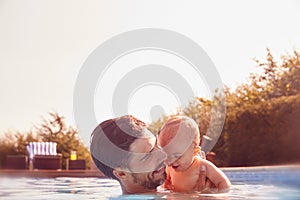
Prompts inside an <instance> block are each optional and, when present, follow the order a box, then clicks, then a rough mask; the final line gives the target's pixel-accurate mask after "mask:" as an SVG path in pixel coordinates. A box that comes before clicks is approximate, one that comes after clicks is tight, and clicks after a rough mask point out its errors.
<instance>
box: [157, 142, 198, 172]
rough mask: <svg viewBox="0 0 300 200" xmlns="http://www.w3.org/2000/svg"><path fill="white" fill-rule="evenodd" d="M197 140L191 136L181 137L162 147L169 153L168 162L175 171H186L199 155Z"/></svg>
mask: <svg viewBox="0 0 300 200" xmlns="http://www.w3.org/2000/svg"><path fill="white" fill-rule="evenodd" d="M197 146H198V145H197V141H196V139H193V138H190V137H186V136H185V137H179V138H176V139H174V140H173V141H171V142H170V143H168V144H167V145H166V146H164V147H162V148H163V150H164V151H165V152H166V153H167V160H166V164H167V165H168V166H170V167H172V168H173V169H174V170H175V171H185V170H186V169H188V168H189V166H190V165H191V164H192V163H193V161H194V156H195V155H197Z"/></svg>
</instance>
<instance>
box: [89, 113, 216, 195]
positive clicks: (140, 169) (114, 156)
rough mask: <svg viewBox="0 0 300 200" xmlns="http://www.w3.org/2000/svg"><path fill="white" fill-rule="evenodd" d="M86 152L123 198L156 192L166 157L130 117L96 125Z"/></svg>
mask: <svg viewBox="0 0 300 200" xmlns="http://www.w3.org/2000/svg"><path fill="white" fill-rule="evenodd" d="M90 149H91V154H92V158H93V160H94V162H95V164H96V166H97V167H98V168H99V170H100V171H102V172H103V173H104V175H106V176H107V177H109V178H113V179H115V180H117V181H119V183H120V185H121V188H122V192H123V194H134V193H149V192H156V188H157V187H158V186H159V185H161V184H163V183H164V181H165V178H166V173H165V165H164V161H165V160H166V158H167V155H166V153H165V152H163V151H162V149H161V148H160V147H158V145H157V140H156V137H155V136H154V135H153V134H152V133H151V132H150V131H149V130H148V129H147V128H146V124H145V123H144V122H142V121H140V120H139V119H137V118H135V117H133V116H131V115H126V116H122V117H119V118H115V119H109V120H106V121H104V122H102V123H100V124H99V125H98V126H97V127H96V129H95V130H94V131H93V133H92V136H91V147H90ZM201 169H202V170H203V171H202V172H200V176H199V185H201V186H203V185H205V183H206V182H205V178H206V176H205V168H203V167H202V168H201ZM210 184H211V183H209V182H207V183H206V186H208V187H209V186H210ZM202 189H204V188H195V190H202Z"/></svg>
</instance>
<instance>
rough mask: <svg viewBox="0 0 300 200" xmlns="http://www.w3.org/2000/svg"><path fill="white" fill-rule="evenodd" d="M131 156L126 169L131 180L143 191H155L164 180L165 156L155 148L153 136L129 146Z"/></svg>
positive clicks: (137, 140) (140, 139) (150, 135)
mask: <svg viewBox="0 0 300 200" xmlns="http://www.w3.org/2000/svg"><path fill="white" fill-rule="evenodd" d="M130 151H131V152H132V155H131V156H130V158H129V163H128V169H129V171H130V172H131V177H130V178H131V180H132V182H134V183H135V184H137V185H139V186H142V187H143V188H145V189H155V188H156V187H157V186H159V185H161V184H162V183H163V182H164V180H165V178H166V173H165V165H164V161H165V159H166V154H165V153H164V152H163V151H162V150H161V149H160V148H159V147H158V146H157V144H156V138H155V136H154V135H153V134H152V133H150V134H147V137H144V138H139V139H136V140H135V141H134V142H133V143H132V144H131V145H130Z"/></svg>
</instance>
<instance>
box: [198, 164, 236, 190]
mask: <svg viewBox="0 0 300 200" xmlns="http://www.w3.org/2000/svg"><path fill="white" fill-rule="evenodd" d="M200 165H201V166H200V168H201V167H202V166H205V168H206V176H207V178H208V179H209V180H210V181H211V183H212V184H213V185H215V186H216V188H217V189H218V191H217V192H228V191H229V190H230V187H231V182H230V180H229V179H228V177H227V176H226V175H225V174H224V172H222V170H220V169H219V168H218V167H217V166H215V165H214V164H213V163H212V162H210V161H208V160H201V162H200Z"/></svg>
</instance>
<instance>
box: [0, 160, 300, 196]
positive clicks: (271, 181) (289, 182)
mask: <svg viewBox="0 0 300 200" xmlns="http://www.w3.org/2000/svg"><path fill="white" fill-rule="evenodd" d="M223 171H224V172H225V173H226V175H227V176H228V177H229V179H230V180H231V181H232V184H233V186H232V189H231V191H230V192H229V193H226V194H198V193H193V194H179V193H160V194H158V195H122V194H121V189H120V186H119V184H118V182H117V181H113V180H110V179H103V178H64V177H62V178H54V179H36V178H21V177H20V178H9V177H0V199H1V200H4V199H30V200H31V199H39V200H40V199H53V200H55V199H78V200H79V199H80V200H83V199H222V200H223V199H224V200H225V199H226V200H227V199H228V200H231V199H233V200H234V199H293V200H296V199H300V166H299V165H298V166H288V167H287V166H281V167H270V168H267V167H265V168H264V167H258V168H227V169H223Z"/></svg>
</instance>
